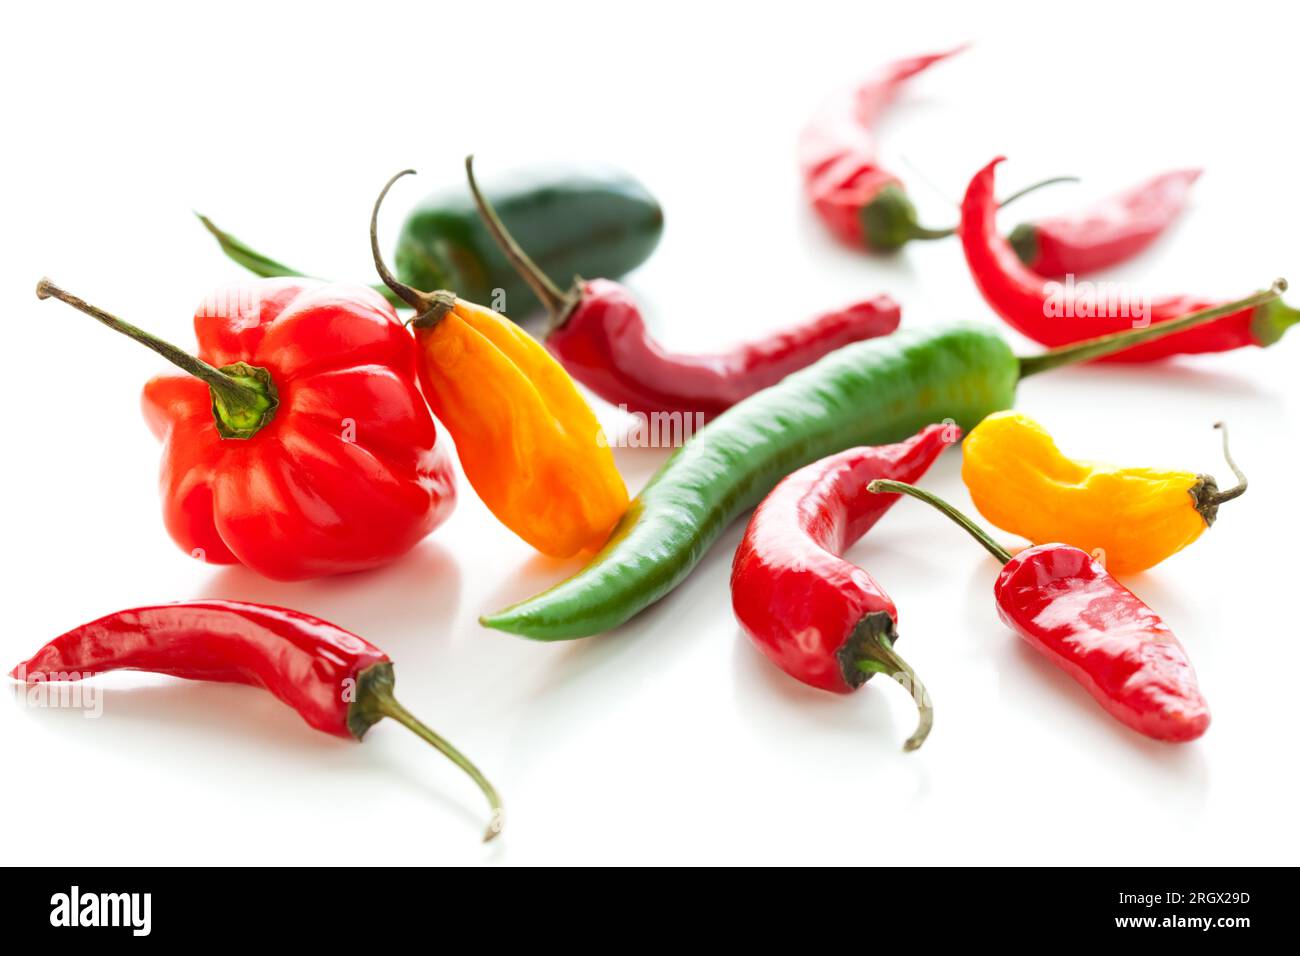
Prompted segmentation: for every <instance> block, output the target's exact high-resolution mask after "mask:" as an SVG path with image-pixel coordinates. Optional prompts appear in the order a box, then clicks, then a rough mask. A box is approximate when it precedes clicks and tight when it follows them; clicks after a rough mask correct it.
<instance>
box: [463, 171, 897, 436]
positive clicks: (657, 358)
mask: <svg viewBox="0 0 1300 956" xmlns="http://www.w3.org/2000/svg"><path fill="white" fill-rule="evenodd" d="M466 172H467V174H468V177H469V188H470V193H471V194H472V195H473V197H474V201H475V203H477V205H478V209H479V214H480V215H481V216H482V217H483V221H484V223H485V224H486V225H487V228H488V231H489V232H491V233H492V235H493V237H494V238H495V239H496V242H497V244H498V245H499V246H500V247H501V249H502V251H503V252H504V254H505V256H506V258H508V259H509V260H510V261H511V262H512V263H513V264H514V266H515V268H516V269H517V270H518V272H519V274H520V275H521V276H522V277H523V278H524V280H525V281H526V282H528V284H529V285H530V286H531V287H532V289H533V291H534V293H535V294H536V295H537V297H538V299H540V300H541V301H542V302H543V303H544V304H545V305H546V308H547V311H548V312H550V317H551V323H550V328H549V330H548V331H547V334H546V340H545V341H546V347H547V349H549V350H550V352H551V354H552V355H554V356H555V357H556V358H557V359H559V360H560V362H561V363H562V364H563V365H564V367H565V369H566V370H567V371H568V372H569V373H570V374H571V375H573V377H574V378H576V379H577V380H578V381H579V382H581V383H582V384H584V385H586V386H587V387H588V388H590V389H591V390H592V391H593V392H595V393H596V394H597V395H599V396H600V397H601V398H603V399H605V401H607V402H609V403H610V404H612V405H618V406H621V407H622V408H624V409H626V410H627V411H630V412H638V413H640V414H642V415H646V416H651V415H656V414H664V413H667V414H681V415H698V416H701V418H703V419H705V420H707V419H709V418H714V417H716V416H718V415H720V414H721V413H722V412H724V411H726V410H727V409H728V408H730V407H731V406H732V405H734V404H736V402H738V401H740V400H741V399H743V398H746V397H748V396H750V395H752V394H754V392H757V391H759V390H760V389H764V388H767V387H768V386H769V385H775V384H776V383H777V382H779V381H780V380H781V379H783V378H785V376H786V375H788V374H790V373H791V372H793V371H796V370H797V369H801V368H803V367H804V366H806V365H810V364H812V363H813V362H815V361H816V360H817V359H819V358H821V357H822V356H823V355H826V354H828V353H830V352H833V351H835V350H836V349H837V348H839V347H840V346H843V345H847V344H848V343H850V342H858V341H861V340H863V339H869V338H875V337H876V336H880V335H886V334H888V333H890V332H893V331H894V330H895V329H897V328H898V319H899V309H898V305H897V303H895V302H894V300H893V299H890V298H889V297H888V296H877V297H876V298H874V299H869V300H867V301H863V302H858V303H855V304H854V305H851V306H849V307H848V308H846V309H839V310H836V311H834V312H827V313H824V314H822V315H820V316H818V317H816V318H815V319H813V320H812V321H810V322H807V323H805V324H803V325H799V326H795V327H792V328H790V329H787V330H785V331H782V332H778V333H775V334H773V335H769V336H767V337H765V338H763V339H760V340H758V341H754V342H747V343H745V344H743V345H739V346H736V347H735V348H733V349H731V350H729V351H726V352H720V353H713V354H695V355H683V354H675V353H672V352H669V351H667V350H666V349H664V348H663V347H662V346H661V345H660V344H659V343H658V342H656V341H655V340H654V339H653V338H652V337H651V336H650V333H649V330H647V329H646V324H645V319H644V318H643V317H642V315H641V310H640V308H639V307H638V306H637V304H636V299H635V298H633V296H632V293H631V292H630V291H629V290H628V289H627V288H626V287H625V286H622V285H620V284H618V283H617V282H613V281H611V280H609V279H592V280H590V281H587V280H583V279H576V280H575V281H574V283H573V286H572V288H570V290H569V292H568V293H567V294H566V293H563V292H561V291H560V289H559V287H558V286H556V284H555V283H554V282H552V281H551V280H550V278H549V277H548V276H547V275H546V273H544V272H543V271H542V270H541V269H540V268H539V267H538V266H537V265H536V263H534V262H533V260H532V258H531V257H530V256H529V254H528V253H527V252H526V251H525V250H524V249H523V248H522V247H521V246H520V245H519V243H518V242H517V241H516V240H515V238H514V236H512V235H511V234H510V232H509V231H508V230H507V228H506V226H505V224H504V223H503V222H502V221H501V219H500V217H499V216H497V213H496V210H495V209H494V208H493V207H492V204H491V202H490V201H489V200H488V199H487V197H485V196H484V195H483V194H482V192H481V191H480V190H479V187H478V183H477V182H476V181H475V177H474V169H473V163H472V162H470V163H467V164H466Z"/></svg>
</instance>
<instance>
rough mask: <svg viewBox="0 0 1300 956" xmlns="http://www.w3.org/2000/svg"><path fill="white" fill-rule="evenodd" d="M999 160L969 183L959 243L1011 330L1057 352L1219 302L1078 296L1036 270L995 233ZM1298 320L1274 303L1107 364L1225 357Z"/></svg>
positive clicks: (1276, 335)
mask: <svg viewBox="0 0 1300 956" xmlns="http://www.w3.org/2000/svg"><path fill="white" fill-rule="evenodd" d="M1002 161H1003V157H998V158H997V159H995V160H993V162H991V163H989V164H988V165H987V166H985V167H984V168H983V169H982V170H980V171H979V172H978V173H977V174H976V175H975V178H974V179H972V180H971V182H970V186H969V187H968V188H967V190H966V196H965V198H964V199H963V200H962V206H961V228H960V233H961V244H962V249H963V250H964V251H965V253H966V264H967V265H968V266H969V267H970V273H971V276H972V277H973V278H974V280H975V285H976V286H977V287H978V288H979V290H980V292H981V293H982V294H983V296H984V300H985V301H986V302H988V304H989V306H990V307H991V308H992V309H993V311H994V312H996V313H997V314H998V315H1000V316H1001V317H1002V318H1003V319H1004V320H1005V321H1006V322H1007V324H1008V325H1010V326H1011V327H1012V328H1014V329H1015V330H1016V331H1018V332H1020V333H1021V334H1022V335H1026V336H1028V337H1029V338H1031V339H1033V340H1034V341H1035V342H1040V343H1042V344H1043V345H1046V346H1049V347H1051V348H1055V347H1057V346H1062V345H1069V344H1071V343H1074V342H1079V341H1082V340H1084V339H1090V338H1097V337H1099V336H1103V335H1110V334H1112V333H1115V332H1122V331H1125V330H1128V329H1131V328H1133V327H1135V326H1138V327H1140V326H1142V325H1144V324H1146V323H1148V322H1151V323H1158V322H1168V321H1170V320H1171V319H1176V318H1179V317H1181V316H1184V315H1188V314H1190V313H1192V312H1199V311H1201V310H1203V309H1208V308H1214V307H1215V306H1217V305H1220V304H1221V303H1220V302H1218V301H1215V300H1206V299H1198V298H1193V297H1192V296H1167V297H1164V298H1154V299H1150V300H1149V301H1146V300H1144V299H1141V298H1138V297H1134V296H1118V297H1116V298H1115V301H1110V299H1109V297H1108V296H1107V295H1106V294H1105V292H1104V290H1103V291H1102V293H1101V294H1098V293H1097V291H1096V290H1093V289H1091V288H1090V289H1089V290H1088V291H1089V293H1090V294H1088V295H1081V294H1077V292H1078V290H1075V291H1073V292H1072V291H1071V290H1070V289H1069V288H1068V287H1065V286H1063V285H1062V284H1061V283H1058V282H1047V281H1044V279H1043V277H1042V276H1040V275H1038V274H1037V273H1035V272H1031V271H1030V270H1029V269H1028V268H1026V267H1025V265H1024V263H1022V262H1021V261H1020V259H1019V257H1018V256H1017V255H1016V252H1015V250H1014V249H1012V248H1011V245H1010V244H1009V243H1008V242H1007V241H1006V240H1005V239H1003V238H1002V237H1001V236H1000V235H998V232H997V223H996V214H997V209H998V204H997V201H996V200H995V199H994V196H993V174H994V170H995V169H996V168H997V165H998V163H1000V162H1002ZM1297 322H1300V310H1297V309H1293V308H1290V307H1289V306H1287V305H1285V304H1284V303H1283V302H1282V301H1281V300H1279V299H1274V300H1272V301H1269V302H1267V303H1265V304H1264V305H1259V306H1255V307H1253V308H1249V309H1245V310H1242V311H1239V312H1234V313H1232V314H1230V315H1226V316H1224V317H1223V318H1221V319H1216V320H1215V321H1213V322H1207V323H1206V324H1204V325H1199V326H1197V327H1196V328H1194V329H1188V330H1187V331H1186V332H1177V333H1175V334H1173V335H1169V336H1166V337H1165V338H1162V339H1159V340H1157V341H1153V342H1148V343H1146V344H1145V345H1137V346H1134V347H1133V348H1129V349H1124V350H1123V351H1120V352H1114V353H1112V354H1109V355H1107V356H1105V357H1104V358H1102V359H1101V361H1107V362H1148V361H1154V360H1156V359H1162V358H1167V357H1169V356H1171V355H1179V354H1183V353H1197V352H1224V351H1228V350H1230V349H1236V348H1241V347H1243V346H1246V345H1259V346H1268V345H1272V344H1273V343H1274V342H1276V341H1277V340H1278V339H1280V338H1281V337H1282V335H1283V333H1285V332H1286V330H1287V329H1288V328H1290V327H1291V326H1292V325H1295V324H1296V323H1297Z"/></svg>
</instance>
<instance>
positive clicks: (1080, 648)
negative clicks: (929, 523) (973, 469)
mask: <svg viewBox="0 0 1300 956" xmlns="http://www.w3.org/2000/svg"><path fill="white" fill-rule="evenodd" d="M869 490H871V491H872V492H875V493H878V494H886V493H900V492H901V493H903V494H907V495H911V496H912V497H914V498H919V499H920V500H922V501H925V502H926V503H927V504H930V505H931V506H933V507H935V508H937V509H938V510H940V511H942V512H943V513H944V514H946V515H947V516H948V517H949V518H952V519H953V520H954V521H955V522H957V523H958V524H960V525H961V526H962V527H963V528H965V529H966V531H967V532H968V533H970V534H971V536H972V537H974V538H975V539H976V540H977V541H979V542H980V544H982V545H983V546H984V547H985V549H987V550H988V552H989V553H990V554H992V555H993V556H994V557H995V558H997V559H998V560H999V561H1000V562H1001V563H1002V565H1003V567H1002V573H1001V574H999V575H998V579H997V582H996V584H995V585H994V588H993V593H994V596H995V598H996V599H997V605H998V614H999V615H1000V616H1001V618H1002V620H1003V621H1004V622H1005V623H1006V624H1007V626H1008V627H1010V628H1011V629H1012V630H1014V631H1015V632H1016V633H1017V634H1019V635H1020V636H1021V637H1023V638H1024V639H1025V640H1026V641H1028V642H1029V643H1030V644H1031V645H1033V646H1034V647H1035V648H1037V649H1038V650H1039V651H1042V652H1043V653H1044V654H1046V655H1047V656H1048V658H1050V659H1051V660H1052V661H1053V662H1054V663H1055V664H1057V665H1058V666H1059V667H1061V668H1062V669H1063V670H1064V671H1065V672H1066V673H1067V674H1069V675H1070V676H1071V677H1073V678H1074V679H1075V680H1076V681H1078V682H1079V683H1080V684H1082V685H1083V686H1084V687H1085V688H1086V689H1087V690H1088V692H1089V693H1090V694H1092V696H1093V697H1094V698H1096V700H1097V702H1098V703H1100V704H1101V705H1102V707H1104V708H1105V709H1106V711H1107V712H1108V713H1109V714H1111V716H1113V717H1115V718H1116V719H1117V720H1119V721H1120V722H1121V723H1123V724H1125V725H1126V726H1128V727H1131V728H1132V729H1133V730H1136V731H1137V732H1138V733H1140V734H1144V735H1145V736H1147V737H1151V738H1152V739H1154V740H1162V741H1168V742H1172V743H1182V742H1185V741H1189V740H1195V739H1196V738H1197V737H1199V736H1201V734H1203V733H1205V729H1206V728H1207V727H1208V726H1209V725H1210V711H1209V708H1208V707H1207V706H1206V703H1205V698H1204V697H1203V696H1201V691H1200V688H1199V687H1198V686H1197V683H1196V672H1195V671H1193V670H1192V665H1191V662H1190V661H1189V660H1188V659H1187V652H1186V651H1184V650H1183V646H1182V645H1181V644H1180V643H1178V639H1177V638H1176V637H1174V635H1173V632H1171V631H1170V630H1169V628H1168V627H1167V626H1166V625H1165V623H1164V621H1162V620H1161V619H1160V616H1159V615H1157V614H1156V613H1155V611H1153V610H1151V608H1149V607H1147V606H1146V605H1145V604H1143V603H1142V601H1140V600H1139V599H1138V598H1137V597H1136V596H1135V595H1134V594H1133V592H1131V591H1130V590H1129V589H1128V588H1126V587H1124V585H1122V584H1120V583H1119V582H1118V581H1116V580H1115V579H1114V578H1113V577H1111V576H1110V574H1109V573H1108V572H1107V571H1106V569H1105V568H1104V567H1102V566H1101V564H1100V563H1098V562H1097V561H1095V560H1093V559H1092V558H1091V557H1090V556H1089V555H1088V554H1087V553H1086V552H1084V551H1080V550H1079V549H1078V548H1075V547H1072V546H1070V545H1067V544H1042V545H1036V546H1035V547H1032V548H1027V549H1026V550H1024V551H1022V552H1020V553H1019V554H1018V555H1016V556H1015V557H1012V556H1011V555H1010V554H1009V553H1008V552H1007V551H1006V550H1005V549H1003V548H1002V546H1001V545H999V544H997V543H996V542H994V541H993V540H992V539H991V538H989V537H988V535H986V534H985V533H984V531H983V530H982V529H981V528H979V527H978V526H977V525H975V524H974V523H973V522H972V521H971V520H970V519H969V518H967V517H966V516H965V515H963V514H961V513H960V512H959V511H957V510H956V509H955V508H953V507H952V506H951V505H949V504H948V503H947V502H945V501H943V500H941V499H940V498H937V497H936V496H934V495H932V494H930V493H929V492H926V491H922V490H921V489H919V488H916V487H914V486H912V485H910V484H907V483H904V482H898V481H890V480H887V479H885V480H879V481H873V482H872V483H871V485H870V488H869Z"/></svg>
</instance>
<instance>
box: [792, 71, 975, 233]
mask: <svg viewBox="0 0 1300 956" xmlns="http://www.w3.org/2000/svg"><path fill="white" fill-rule="evenodd" d="M962 49H964V47H958V48H956V49H953V50H946V51H944V52H942V53H930V54H924V55H922V56H915V57H909V58H908V59H904V60H898V61H896V62H894V63H891V64H889V65H888V66H886V67H884V68H883V69H882V70H880V71H879V73H877V74H876V75H875V76H874V77H872V78H871V79H870V80H868V81H867V82H865V83H863V84H862V85H860V86H859V87H858V88H857V89H855V90H853V91H851V92H850V93H848V94H846V95H844V96H841V97H840V98H838V99H837V100H835V101H834V102H833V103H831V104H830V105H828V107H827V108H826V109H825V110H824V111H822V113H821V114H820V115H818V116H817V118H816V119H814V120H813V121H812V122H811V123H809V125H808V126H807V127H805V129H804V130H803V132H802V133H801V135H800V137H799V149H798V157H799V169H800V172H801V174H802V176H803V184H804V192H805V194H806V195H807V197H808V201H809V202H810V203H811V204H812V207H813V210H814V211H815V212H816V213H817V215H818V217H819V218H820V219H821V220H822V222H824V223H825V224H826V226H827V228H829V229H830V231H831V232H832V233H833V234H834V235H835V237H836V238H837V239H839V240H840V241H841V242H844V243H846V244H848V245H850V246H853V247H855V248H859V249H861V248H866V249H874V250H880V251H888V250H892V249H897V248H899V247H900V246H902V245H904V244H905V243H906V242H907V241H908V240H910V239H935V238H940V237H943V236H947V235H950V234H951V232H950V230H943V231H936V230H930V229H925V228H923V227H922V226H920V225H919V224H918V222H917V219H916V209H915V207H914V206H913V205H912V201H911V200H910V199H908V198H907V193H906V192H905V191H904V190H903V184H902V182H901V181H900V180H899V179H898V177H897V176H895V175H894V174H893V173H891V172H888V171H887V170H885V169H884V168H883V167H882V166H881V165H880V164H879V162H878V160H877V158H876V143H875V136H874V132H873V128H874V126H875V124H876V122H877V120H879V118H880V115H881V113H883V112H884V110H885V108H886V107H887V106H889V104H890V103H892V102H893V100H894V98H895V96H897V94H898V91H899V89H900V88H901V87H902V85H903V84H904V83H905V82H906V81H907V80H908V79H910V78H911V77H913V76H915V75H916V74H918V73H920V72H921V71H922V70H925V69H927V68H928V67H930V66H932V65H933V64H935V63H938V62H939V61H940V60H944V59H947V58H948V57H950V56H952V55H953V54H955V53H959V52H961V50H962Z"/></svg>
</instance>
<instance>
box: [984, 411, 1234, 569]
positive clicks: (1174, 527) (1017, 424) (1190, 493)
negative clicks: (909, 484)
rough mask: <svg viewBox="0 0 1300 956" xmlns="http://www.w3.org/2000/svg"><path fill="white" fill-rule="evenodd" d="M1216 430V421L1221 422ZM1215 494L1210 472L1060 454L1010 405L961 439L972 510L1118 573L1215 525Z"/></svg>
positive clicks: (1219, 494) (1144, 564)
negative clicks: (1064, 546) (1136, 465)
mask: <svg viewBox="0 0 1300 956" xmlns="http://www.w3.org/2000/svg"><path fill="white" fill-rule="evenodd" d="M1215 427H1216V428H1223V424H1222V423H1221V422H1220V423H1219V424H1216V425H1215ZM1223 454H1224V457H1225V458H1227V460H1228V465H1229V467H1231V468H1232V471H1233V473H1234V474H1235V475H1236V476H1237V481H1238V484H1237V485H1236V486H1235V487H1233V488H1230V489H1228V490H1227V491H1220V490H1219V486H1218V484H1217V482H1215V480H1214V478H1212V477H1211V476H1209V475H1197V474H1193V473H1192V472H1189V471H1160V470H1157V469H1154V468H1120V467H1117V466H1115V465H1107V464H1102V463H1098V462H1090V461H1075V460H1073V459H1070V458H1067V457H1066V456H1065V455H1063V454H1061V452H1060V450H1059V449H1057V447H1056V443H1055V442H1054V441H1052V436H1051V435H1049V434H1048V433H1047V432H1046V431H1045V430H1044V429H1043V427H1042V426H1041V425H1039V424H1038V423H1037V422H1036V421H1034V420H1033V419H1032V418H1029V417H1028V416H1027V415H1021V414H1019V413H1018V412H997V413H995V414H993V415H990V416H989V417H988V418H986V419H984V421H983V422H981V423H980V424H979V425H978V426H976V427H975V429H974V430H973V431H971V433H970V434H969V435H967V436H966V440H965V442H963V443H962V468H961V476H962V480H963V481H965V482H966V487H967V488H968V489H969V490H970V495H971V499H972V500H973V501H974V502H975V507H976V508H978V509H979V511H980V514H982V515H984V517H985V518H987V519H988V520H989V521H991V522H992V523H993V524H995V525H997V526H998V527H999V528H1001V529H1003V530H1004V531H1010V532H1011V533H1013V534H1018V535H1020V536H1021V537H1022V538H1027V539H1029V540H1030V541H1031V542H1033V543H1034V544H1047V543H1049V542H1060V543H1062V544H1071V545H1074V546H1075V547H1076V548H1082V549H1083V550H1084V551H1088V552H1090V553H1093V554H1096V555H1097V556H1098V557H1099V558H1100V559H1101V561H1102V563H1103V564H1105V565H1106V567H1107V568H1108V569H1109V570H1111V571H1112V572H1114V573H1116V574H1131V573H1135V572H1138V571H1144V570H1146V569H1147V568H1149V567H1151V566H1153V565H1155V564H1159V563H1160V562H1161V561H1163V560H1164V559H1165V558H1167V557H1169V556H1170V555H1171V554H1174V553H1175V552H1178V551H1181V550H1182V549H1183V548H1185V547H1187V546H1188V545H1189V544H1191V543H1192V542H1193V541H1195V540H1196V539H1197V538H1199V537H1200V536H1201V532H1203V531H1204V530H1205V529H1206V528H1208V527H1209V526H1210V525H1212V524H1213V523H1214V519H1215V517H1216V516H1217V514H1218V509H1219V505H1221V504H1222V503H1223V502H1225V501H1229V500H1231V499H1232V498H1236V497H1237V496H1238V495H1240V494H1241V493H1242V492H1244V491H1245V490H1246V478H1245V476H1244V475H1243V474H1242V473H1241V472H1240V471H1239V470H1238V468H1237V466H1236V464H1235V463H1234V462H1233V460H1232V457H1231V455H1230V453H1229V452H1228V434H1227V430H1226V429H1224V432H1223Z"/></svg>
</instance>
